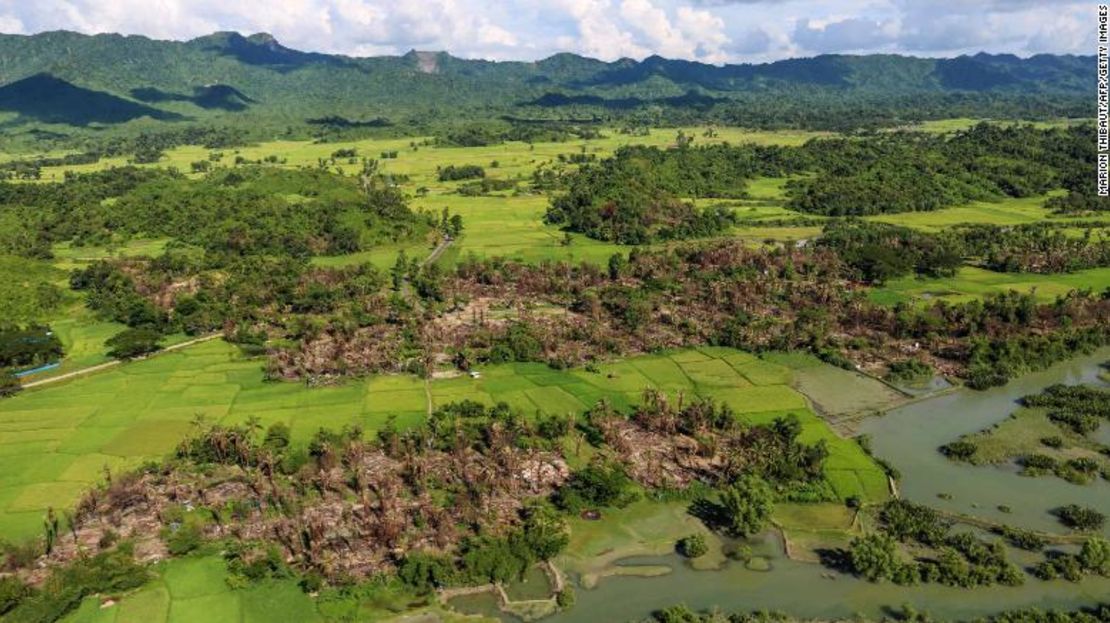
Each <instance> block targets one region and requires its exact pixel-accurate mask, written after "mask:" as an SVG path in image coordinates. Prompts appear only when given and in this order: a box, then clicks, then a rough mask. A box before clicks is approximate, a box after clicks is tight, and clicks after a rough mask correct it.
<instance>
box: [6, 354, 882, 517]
mask: <svg viewBox="0 0 1110 623" xmlns="http://www.w3.org/2000/svg"><path fill="white" fill-rule="evenodd" d="M260 368H261V361H260V360H248V359H243V358H241V356H239V354H238V351H237V350H236V349H235V348H233V347H231V346H229V345H227V344H225V343H223V342H221V341H211V342H206V343H203V344H198V345H195V346H190V347H188V348H185V349H182V350H179V351H175V352H172V353H166V354H163V355H159V356H157V357H153V358H150V359H147V360H144V361H137V362H133V363H129V364H124V365H122V366H119V367H117V368H114V369H111V370H108V371H105V372H101V373H97V374H95V375H91V376H88V377H83V378H78V379H73V380H69V381H65V382H63V383H61V384H59V385H57V386H47V387H44V388H42V389H36V390H29V391H27V392H25V393H23V394H21V395H18V396H16V397H14V398H11V399H8V400H5V401H3V402H0V533H2V534H4V535H7V536H10V537H25V536H30V535H33V534H35V533H36V532H37V531H38V530H39V529H40V528H41V522H42V515H43V512H44V511H45V510H46V508H47V507H48V506H55V507H59V508H64V507H66V506H68V505H71V504H73V503H74V502H75V501H76V500H77V497H78V496H79V495H80V493H81V491H83V490H84V489H86V488H87V487H88V486H90V485H91V484H93V483H95V482H98V481H100V480H101V479H102V478H103V477H104V470H105V468H107V469H111V470H120V469H126V468H128V467H133V466H135V465H137V464H139V463H141V462H142V461H145V460H150V459H157V458H159V457H161V456H164V455H165V454H167V453H169V452H170V451H172V450H173V448H174V447H175V446H176V444H177V443H178V441H180V440H181V439H182V438H183V437H184V436H185V435H187V434H188V433H189V431H190V430H192V428H193V426H194V424H193V422H194V421H195V420H196V419H197V418H198V417H203V418H204V420H205V421H207V422H222V423H242V422H245V421H246V420H247V419H248V418H249V417H252V416H254V417H257V418H258V419H259V420H260V421H261V423H262V425H263V426H269V425H270V424H273V423H275V422H285V423H286V424H288V425H289V426H290V427H291V428H292V431H293V437H294V439H296V440H298V441H301V442H303V441H307V440H308V439H309V438H310V437H311V436H312V435H313V434H314V433H315V432H316V431H317V430H318V429H319V428H321V427H324V428H333V429H335V428H339V427H342V426H345V425H349V424H358V425H360V426H362V427H363V428H364V429H365V430H366V431H368V432H372V431H374V430H376V429H378V428H379V427H381V426H382V424H383V423H384V422H385V421H386V418H387V417H389V416H390V415H395V416H396V417H397V422H398V424H399V425H401V426H404V425H411V424H414V423H417V422H419V421H420V420H421V419H422V418H423V417H424V415H425V414H426V413H427V410H428V408H429V405H428V404H427V394H426V392H425V387H424V381H422V380H420V379H418V378H416V377H411V376H377V377H371V378H369V379H365V380H355V381H351V382H348V383H346V384H344V385H341V386H337V387H325V388H316V389H307V388H306V387H305V386H303V385H300V384H293V383H266V382H263V380H262V372H261V369H260ZM599 369H600V372H586V371H584V370H569V371H556V370H553V369H551V368H548V367H547V366H544V365H542V364H506V365H499V366H490V367H488V368H485V369H483V370H482V374H481V378H478V379H475V378H471V377H469V376H461V377H456V378H450V379H441V380H436V381H433V382H431V384H430V394H431V396H432V402H433V405H432V406H433V407H434V406H437V405H442V404H445V403H448V402H451V401H457V400H462V399H472V400H478V401H481V402H485V403H493V402H499V401H504V402H507V403H508V404H510V405H512V406H514V407H516V408H519V409H520V410H521V411H523V412H524V413H526V414H532V413H538V412H544V413H549V414H551V413H557V414H567V413H581V412H583V411H584V410H586V409H587V408H588V407H590V406H592V405H593V404H594V403H596V402H597V401H598V400H599V399H601V398H603V397H604V398H608V399H609V400H610V401H612V402H613V404H614V405H616V406H619V407H627V406H631V405H633V404H635V403H637V402H638V401H639V399H640V394H641V393H642V391H643V390H644V389H645V388H646V387H649V386H656V387H660V388H662V389H665V390H667V391H669V392H677V391H679V390H682V391H684V392H686V393H687V395H691V394H697V395H705V396H712V397H714V398H718V399H720V400H725V401H727V402H728V403H729V404H730V405H731V406H732V407H733V409H734V410H735V411H736V412H737V413H738V414H739V416H740V417H742V418H743V419H745V420H746V421H748V422H751V423H768V422H770V421H771V420H773V419H774V418H775V417H779V416H782V415H786V414H794V415H796V416H798V417H799V418H800V419H801V421H802V423H803V426H804V428H803V433H802V440H803V441H805V442H807V443H814V442H816V441H818V440H819V439H824V440H826V441H827V442H828V444H829V446H830V449H831V451H832V455H831V456H830V457H829V459H828V462H827V471H828V474H829V479H830V481H831V482H832V484H833V486H834V488H835V489H836V492H837V493H838V494H839V495H841V496H842V497H847V496H850V495H862V496H864V497H865V498H868V499H882V498H883V497H885V495H886V478H885V476H884V475H883V473H882V472H881V471H880V470H879V468H878V467H877V466H876V465H875V464H874V463H873V462H872V461H871V459H870V458H868V457H867V456H866V455H865V454H864V453H863V452H862V451H861V450H860V449H859V447H858V446H857V445H856V444H855V443H854V442H852V441H849V440H846V439H843V438H841V437H838V436H837V435H836V434H834V433H833V432H832V431H831V430H830V429H829V428H828V426H827V425H826V424H825V423H824V422H823V421H822V420H820V419H819V418H818V417H817V416H816V415H814V414H813V412H812V411H810V410H809V408H808V407H807V402H806V400H805V398H804V397H803V396H802V395H801V394H799V393H798V392H796V391H795V390H794V389H792V388H791V387H790V386H789V382H790V381H791V374H790V371H789V370H788V369H787V368H785V367H784V366H780V365H777V364H774V363H769V362H765V361H762V360H759V359H756V358H755V357H753V356H751V355H748V354H747V353H742V352H739V351H732V350H728V349H719V350H718V349H702V350H686V351H678V352H675V353H671V354H669V355H653V356H644V357H634V358H631V359H627V360H623V361H620V362H616V363H610V364H603V365H601V366H599Z"/></svg>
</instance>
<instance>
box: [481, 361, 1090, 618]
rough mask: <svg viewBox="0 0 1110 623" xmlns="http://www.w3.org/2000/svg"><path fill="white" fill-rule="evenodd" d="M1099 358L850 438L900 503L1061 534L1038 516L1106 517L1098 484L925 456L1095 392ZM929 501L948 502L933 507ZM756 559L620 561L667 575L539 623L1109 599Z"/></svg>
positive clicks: (942, 402)
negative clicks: (1030, 398) (714, 610)
mask: <svg viewBox="0 0 1110 623" xmlns="http://www.w3.org/2000/svg"><path fill="white" fill-rule="evenodd" d="M1108 358H1110V349H1103V350H1102V351H1100V352H1098V353H1096V354H1095V355H1092V356H1088V357H1081V358H1077V359H1073V360H1071V361H1068V362H1066V363H1062V364H1059V365H1057V366H1054V367H1052V368H1050V369H1048V370H1045V371H1043V372H1039V373H1035V374H1031V375H1028V376H1026V377H1024V378H1021V379H1017V380H1015V381H1013V382H1011V383H1010V384H1008V385H1007V386H1006V387H1002V388H997V389H993V390H988V391H985V392H973V391H970V390H964V389H960V390H956V391H954V392H952V393H949V394H945V395H941V396H937V397H935V398H930V399H926V400H922V401H920V402H917V403H913V404H910V405H907V406H904V407H901V408H899V409H895V410H893V411H891V412H889V413H887V414H886V415H885V416H883V417H879V418H873V419H871V420H869V421H867V422H865V423H864V424H863V426H862V432H865V433H868V434H870V435H871V436H872V447H873V448H874V451H875V454H876V455H877V456H880V457H884V458H886V459H888V460H889V461H890V462H891V463H892V464H893V465H894V466H896V467H897V468H898V469H899V470H900V471H901V472H902V481H901V483H900V487H901V491H902V495H903V496H904V497H906V498H908V499H912V500H915V501H918V502H921V503H925V504H929V505H931V506H934V507H938V508H944V509H946V510H950V511H954V512H960V513H968V514H974V515H977V516H981V517H986V518H990V519H994V520H998V521H1004V522H1006V523H1009V524H1011V525H1016V526H1021V527H1025V528H1037V529H1041V530H1047V531H1053V532H1061V531H1062V528H1061V526H1060V525H1059V524H1058V523H1057V522H1056V520H1055V519H1054V518H1053V517H1052V516H1051V515H1050V514H1049V512H1048V511H1049V510H1050V509H1051V508H1054V507H1056V506H1060V505H1062V504H1069V503H1079V504H1084V505H1087V506H1092V507H1096V508H1099V509H1101V510H1102V511H1103V512H1106V513H1108V514H1110V484H1107V483H1106V482H1105V481H1098V482H1096V483H1093V484H1090V485H1086V486H1080V485H1072V484H1069V483H1067V482H1064V481H1062V480H1060V479H1058V478H1025V477H1022V476H1019V475H1017V473H1016V472H1015V471H1014V470H1010V469H1006V468H999V467H989V466H984V467H973V466H968V465H964V464H958V463H953V462H950V461H948V460H947V459H946V458H944V457H943V456H942V455H941V454H940V453H939V452H937V447H938V446H940V445H942V444H944V443H947V442H949V441H952V440H953V439H955V438H957V437H959V436H960V435H962V434H965V433H970V432H974V431H977V430H980V429H982V428H985V427H987V426H990V425H991V424H993V423H995V422H998V421H1000V420H1002V419H1004V418H1006V417H1008V416H1009V414H1010V413H1012V412H1013V410H1014V409H1016V408H1017V404H1016V400H1017V399H1018V398H1020V397H1021V396H1024V395H1026V394H1030V393H1034V392H1036V391H1039V390H1040V389H1042V388H1044V387H1045V386H1047V385H1051V384H1053V383H1073V384H1074V383H1091V384H1096V385H1105V383H1103V382H1101V381H1100V380H1099V378H1098V374H1099V365H1098V364H1099V363H1101V362H1103V361H1106V360H1107V359H1108ZM940 493H944V494H948V495H950V496H951V499H947V500H945V499H940V498H938V497H937V494H940ZM999 505H1007V506H1009V507H1011V508H1012V512H1011V513H1008V514H1007V513H1003V512H1001V511H999V510H998V509H997V506H999ZM756 553H757V554H759V555H762V556H765V557H767V558H768V559H769V560H770V562H771V565H772V568H773V569H772V570H771V571H769V572H767V571H754V570H750V569H747V568H745V566H744V565H743V564H741V563H729V564H728V565H726V566H725V567H724V568H723V569H721V570H718V571H696V570H694V569H692V568H690V567H689V565H687V564H686V562H685V561H683V560H682V559H681V558H679V557H678V556H674V555H671V556H662V557H650V558H636V559H630V560H626V561H622V564H629V565H632V564H635V565H666V566H668V567H670V568H671V573H669V574H667V575H663V576H658V577H650V578H643V577H633V576H613V577H607V578H605V579H603V580H602V581H601V583H600V584H599V585H598V587H597V588H595V589H593V590H582V589H578V590H577V595H576V596H577V603H576V605H575V606H574V607H573V608H572V609H570V610H569V611H566V612H562V613H559V614H557V615H555V616H553V617H551V618H549V619H545V620H546V621H548V622H549V623H579V622H581V623H586V622H592V621H598V620H602V619H603V620H606V621H618V622H620V621H639V620H642V619H645V618H646V617H648V616H649V615H650V614H651V612H652V611H654V610H657V609H659V608H663V607H666V606H671V605H675V604H686V605H688V606H690V607H693V608H711V607H719V608H721V609H722V610H725V611H745V612H746V611H752V610H760V609H766V610H777V611H782V612H785V613H787V614H789V615H792V616H795V617H801V618H822V619H831V618H847V617H852V616H855V615H863V616H866V617H869V618H873V619H874V618H878V617H881V616H884V615H886V614H889V613H890V611H891V609H893V608H899V607H901V606H902V605H903V604H912V605H913V606H915V607H916V608H918V609H919V610H923V611H928V612H929V613H930V614H932V615H933V616H935V617H940V618H945V619H966V618H973V617H977V616H982V615H987V614H991V613H995V612H998V611H999V610H1001V609H1012V608H1022V607H1038V608H1041V609H1051V608H1072V607H1077V606H1084V605H1091V604H1094V603H1098V602H1099V601H1106V600H1107V598H1108V596H1110V578H1101V577H1088V578H1086V579H1085V580H1084V581H1083V582H1080V583H1070V582H1065V581H1055V582H1042V581H1039V580H1036V579H1033V578H1031V577H1030V578H1027V581H1026V583H1025V585H1023V586H1020V587H1004V586H995V587H989V588H977V589H960V588H952V587H946V586H937V585H924V586H915V587H898V586H894V585H891V584H889V583H887V584H872V583H870V582H865V581H861V580H858V579H855V578H853V577H850V576H845V575H839V574H832V573H830V572H829V571H828V570H827V569H825V568H823V567H821V566H820V565H815V564H810V563H804V562H797V561H793V560H790V559H788V558H786V556H785V554H784V552H783V551H782V547H781V544H780V542H779V541H778V540H777V539H764V540H763V542H762V544H761V545H760V547H759V549H758V551H757V552H756ZM1011 559H1012V560H1014V561H1015V562H1016V563H1018V564H1022V565H1026V564H1030V563H1032V562H1033V561H1034V560H1035V558H1033V557H1030V556H1029V555H1027V554H1023V553H1021V552H1017V551H1011ZM486 612H487V613H488V610H486ZM506 620H511V619H506Z"/></svg>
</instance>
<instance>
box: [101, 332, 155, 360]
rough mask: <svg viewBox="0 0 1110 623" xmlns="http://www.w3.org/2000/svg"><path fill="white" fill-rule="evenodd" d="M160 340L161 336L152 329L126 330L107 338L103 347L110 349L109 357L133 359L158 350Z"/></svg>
mask: <svg viewBox="0 0 1110 623" xmlns="http://www.w3.org/2000/svg"><path fill="white" fill-rule="evenodd" d="M161 339H162V334H161V333H159V332H157V331H155V330H153V329H126V330H124V331H121V332H119V333H117V334H115V335H113V336H112V337H110V338H108V341H106V342H104V345H105V346H107V347H108V348H109V349H110V350H109V351H108V356H109V357H115V358H116V359H134V358H135V357H141V356H143V355H147V354H150V353H153V352H154V351H156V350H158V349H160V348H161V346H160V345H159V344H158V341H159V340H161Z"/></svg>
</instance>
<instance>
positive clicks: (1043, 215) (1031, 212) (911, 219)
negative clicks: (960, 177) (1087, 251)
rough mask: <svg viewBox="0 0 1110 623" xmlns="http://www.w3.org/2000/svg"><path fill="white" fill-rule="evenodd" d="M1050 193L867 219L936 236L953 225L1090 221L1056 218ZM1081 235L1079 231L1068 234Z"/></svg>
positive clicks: (1059, 192) (1058, 192)
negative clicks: (1047, 206) (1049, 207)
mask: <svg viewBox="0 0 1110 623" xmlns="http://www.w3.org/2000/svg"><path fill="white" fill-rule="evenodd" d="M1062 193H1063V191H1052V192H1050V193H1048V194H1046V195H1038V196H1035V197H1021V198H1006V199H1001V200H998V201H973V202H971V203H969V204H967V205H964V206H956V207H952V208H945V209H943V210H933V211H931V212H900V213H897V214H879V215H875V216H868V217H866V218H867V220H871V221H878V222H881V223H890V224H893V225H902V226H905V227H912V228H914V229H920V230H922V231H927V232H937V231H941V230H944V229H947V228H949V227H952V226H954V225H964V224H969V223H978V224H986V225H1023V224H1027V223H1039V222H1042V221H1048V220H1052V221H1054V222H1059V223H1068V222H1070V221H1077V220H1079V221H1082V220H1090V219H1089V218H1086V219H1084V218H1065V217H1059V216H1056V215H1054V214H1052V213H1051V212H1049V211H1048V210H1046V209H1045V207H1044V202H1045V200H1046V199H1048V198H1049V197H1052V196H1056V195H1059V194H1062ZM1069 232H1070V233H1072V234H1073V235H1081V234H1082V231H1081V230H1079V229H1075V230H1069Z"/></svg>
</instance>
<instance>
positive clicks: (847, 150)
mask: <svg viewBox="0 0 1110 623" xmlns="http://www.w3.org/2000/svg"><path fill="white" fill-rule="evenodd" d="M1089 137H1090V129H1089V127H1086V126H1077V127H1072V128H1066V129H1049V130H1039V129H1035V128H1033V127H1032V126H1012V127H1000V126H998V125H992V124H986V123H982V124H979V125H976V126H974V127H973V128H971V129H969V130H967V131H964V132H957V133H955V134H953V135H951V136H943V135H935V134H919V133H910V132H897V133H879V134H875V135H873V136H867V137H847V138H819V139H812V140H810V141H808V142H807V143H806V144H805V145H803V146H801V147H795V148H791V147H762V146H757V145H739V146H731V145H715V146H708V147H696V146H692V145H693V144H694V142H695V141H696V137H691V136H686V135H684V134H680V135H679V136H678V138H677V139H676V146H675V147H674V148H671V149H666V150H664V149H659V148H648V147H629V148H624V149H621V150H619V151H618V152H617V153H616V154H615V155H614V156H613V157H612V158H607V159H605V160H602V161H601V162H598V163H586V164H584V165H583V166H582V167H581V169H580V170H579V171H578V172H576V173H574V174H572V175H570V176H569V178H567V179H565V180H562V185H563V186H564V187H565V190H564V191H563V192H561V193H559V194H557V196H556V197H555V198H554V199H553V200H552V202H551V207H550V209H549V210H548V212H547V215H546V218H547V221H548V222H549V223H554V224H560V225H564V226H565V227H566V228H567V229H569V230H571V231H576V232H581V233H584V234H586V235H588V236H590V237H593V238H597V239H600V240H611V241H617V242H622V243H626V244H642V243H645V242H649V241H658V240H669V239H676V238H692V237H704V236H709V235H713V234H718V233H721V232H722V231H724V230H725V229H727V228H728V226H729V225H730V224H731V222H730V221H731V218H730V216H729V215H728V214H727V213H726V212H725V211H722V210H721V209H702V210H699V209H697V208H695V207H694V206H693V205H692V204H691V203H690V201H691V200H694V199H699V198H716V199H735V198H742V197H745V196H746V183H747V182H748V181H751V180H753V179H755V178H758V177H777V178H782V177H788V178H790V179H789V181H788V182H787V184H786V187H787V196H788V201H787V204H786V205H787V207H789V208H791V209H793V210H795V211H797V212H802V213H807V214H815V215H822V216H867V215H874V214H889V213H898V212H923V211H933V210H939V209H943V208H948V207H952V206H956V205H961V204H965V203H967V202H969V201H974V200H985V201H993V200H998V199H1003V198H1007V197H1014V198H1020V197H1032V196H1037V195H1042V194H1044V193H1046V192H1048V191H1049V190H1053V189H1057V188H1066V189H1067V190H1068V191H1069V194H1068V195H1067V196H1066V197H1065V198H1062V199H1056V200H1054V203H1053V204H1052V205H1053V209H1055V210H1062V211H1068V212H1069V213H1070V214H1076V213H1086V210H1087V208H1088V203H1090V206H1089V208H1090V209H1089V213H1099V212H1102V211H1103V208H1104V206H1103V205H1102V204H1101V203H1099V202H1097V201H1094V199H1080V198H1081V197H1092V198H1093V197H1094V193H1093V188H1092V187H1091V186H1090V184H1089V183H1088V181H1089V180H1087V178H1086V177H1084V176H1083V172H1084V171H1090V170H1092V169H1093V167H1094V160H1095V152H1094V144H1093V143H1092V142H1091V141H1090V140H1089ZM980 233H983V232H982V230H980ZM990 233H994V232H990ZM1025 233H1026V236H1025V240H1021V241H1018V240H1016V237H1017V235H1016V234H1014V235H1013V237H1014V238H1015V240H1013V241H1012V242H1013V243H1014V244H1012V245H1011V244H999V245H997V246H999V247H1004V248H1005V251H1000V252H998V253H995V254H993V256H992V258H991V260H990V261H989V262H988V263H989V264H994V265H1000V266H1011V267H1013V266H1021V267H1022V269H1023V270H1029V267H1031V266H1033V265H1034V264H1036V263H1038V262H1041V261H1048V262H1051V261H1052V260H1045V258H1043V257H1032V256H1033V255H1038V256H1041V255H1043V254H1044V253H1046V252H1049V253H1052V254H1053V255H1055V256H1057V257H1056V258H1055V259H1056V260H1062V258H1063V257H1068V256H1072V255H1073V251H1074V249H1071V248H1068V245H1069V244H1073V243H1070V242H1068V241H1066V240H1063V239H1062V238H1060V237H1056V238H1055V239H1052V237H1051V236H1046V235H1038V234H1040V233H1043V232H1041V231H1040V230H1037V229H1035V228H1030V229H1029V230H1027V231H1026V232H1025ZM1007 235H1010V234H1007ZM965 238H971V236H970V235H968V236H965ZM990 244H991V242H990V241H989V236H985V235H983V236H979V238H978V239H977V240H976V241H975V246H976V248H975V249H974V251H975V252H976V254H977V255H987V254H989V251H990V250H989V249H988V248H987V246H988V245H990ZM1074 244H1080V245H1082V243H1074ZM1102 253H1104V251H1097V252H1096V253H1095V255H1096V256H1098V255H1100V254H1102ZM1085 255H1087V254H1086V253H1085V252H1083V253H1080V254H1079V256H1078V257H1074V259H1069V260H1066V261H1071V262H1077V263H1078V264H1079V265H1081V266H1090V265H1099V263H1100V262H1104V261H1105V259H1104V258H1101V257H1089V256H1088V257H1084V256H1085ZM1033 272H1040V271H1037V270H1035V269H1034V270H1033Z"/></svg>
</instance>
